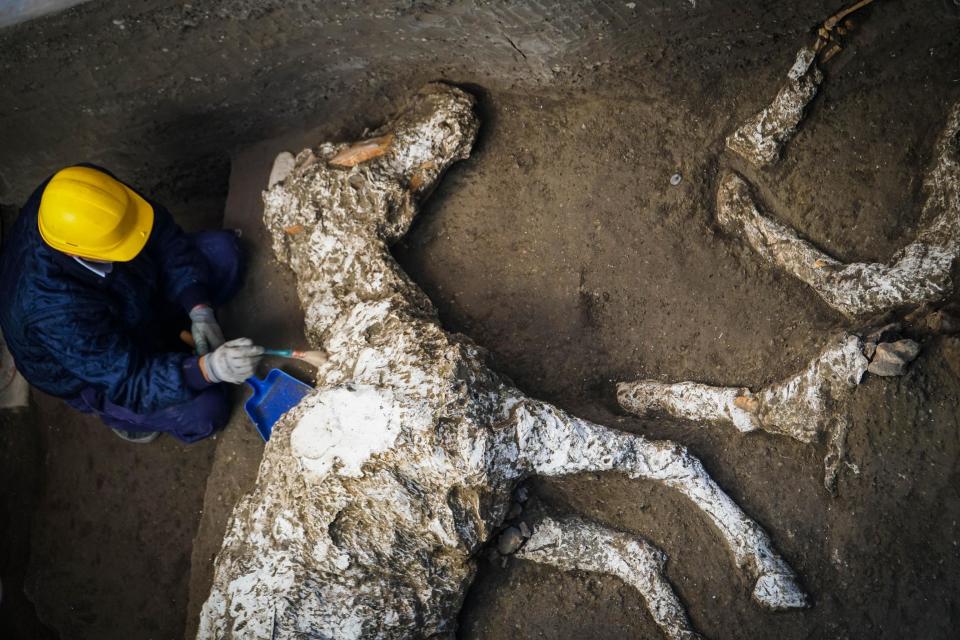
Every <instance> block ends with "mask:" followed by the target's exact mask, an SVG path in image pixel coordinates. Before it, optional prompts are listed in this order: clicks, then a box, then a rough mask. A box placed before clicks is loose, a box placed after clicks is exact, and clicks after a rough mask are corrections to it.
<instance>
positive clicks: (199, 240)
mask: <svg viewBox="0 0 960 640" xmlns="http://www.w3.org/2000/svg"><path fill="white" fill-rule="evenodd" d="M190 239H191V240H192V241H193V243H194V246H195V247H196V248H197V250H198V251H199V252H200V253H201V254H202V255H203V257H204V258H205V259H206V263H207V268H208V270H209V271H208V275H209V280H208V282H209V283H210V297H211V298H212V299H211V300H210V302H211V303H212V304H213V305H221V304H223V303H224V302H226V301H227V300H229V299H230V298H232V297H233V296H234V295H235V294H236V293H237V291H238V290H239V289H240V283H241V280H242V278H243V259H242V255H241V253H240V247H239V245H238V243H237V236H236V234H235V233H233V232H232V231H201V232H199V233H194V234H191V235H190ZM166 308H168V309H169V308H170V306H169V305H167V307H166ZM158 316H160V317H164V316H165V317H164V318H163V320H161V321H160V322H162V323H163V325H164V326H162V327H158V329H159V330H160V331H162V332H164V333H165V334H169V335H170V336H171V337H172V338H173V339H176V338H175V336H176V334H177V331H178V330H179V328H180V327H181V326H182V325H187V323H188V322H189V319H188V318H186V316H185V315H180V316H179V317H176V316H173V317H171V316H170V315H168V314H164V313H163V312H162V310H160V309H158ZM67 402H68V403H70V405H71V406H73V407H74V408H76V409H79V410H80V411H83V412H84V413H93V414H96V415H98V416H100V419H101V420H103V422H104V424H106V425H107V426H108V427H111V428H113V429H123V430H125V431H162V432H165V433H169V434H170V435H172V436H174V437H175V438H177V439H178V440H180V441H182V442H187V443H190V442H196V441H198V440H202V439H204V438H206V437H208V436H210V435H212V434H213V432H214V431H216V430H217V429H220V428H222V427H223V426H224V425H225V424H226V423H227V420H228V419H229V418H230V396H229V392H228V389H227V385H225V384H216V385H213V386H212V387H210V388H208V389H206V390H204V391H201V392H199V393H197V394H196V396H194V398H193V399H191V400H189V401H187V402H184V403H183V404H177V405H173V406H172V407H167V408H166V409H161V410H159V411H154V412H152V413H148V414H139V413H134V412H133V411H131V410H129V409H127V408H125V407H121V406H120V405H116V404H114V403H112V402H110V401H109V400H107V399H106V398H105V397H104V394H103V391H102V390H100V389H97V388H95V387H87V388H86V389H84V390H83V391H81V392H80V395H78V396H76V397H74V398H71V399H68V400H67Z"/></svg>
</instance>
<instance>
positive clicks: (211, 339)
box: [190, 304, 223, 356]
mask: <svg viewBox="0 0 960 640" xmlns="http://www.w3.org/2000/svg"><path fill="white" fill-rule="evenodd" d="M190 321H191V322H192V323H193V324H191V325H190V334H191V335H192V336H193V345H194V348H195V349H196V350H197V355H201V356H202V355H204V354H206V353H210V352H211V351H215V350H216V349H217V348H218V347H220V345H222V344H223V330H222V329H221V328H220V325H219V324H217V318H216V316H214V315H213V309H212V308H210V307H208V306H207V305H205V304H198V305H197V306H195V307H194V308H193V309H192V310H191V311H190Z"/></svg>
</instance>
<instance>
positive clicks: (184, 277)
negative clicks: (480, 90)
mask: <svg viewBox="0 0 960 640" xmlns="http://www.w3.org/2000/svg"><path fill="white" fill-rule="evenodd" d="M240 278H241V259H240V252H239V248H238V245H237V237H236V235H235V234H234V233H233V232H231V231H206V232H200V233H197V234H186V233H184V232H183V231H182V230H181V229H180V227H178V226H177V224H176V223H175V222H174V221H173V218H172V217H171V215H170V213H169V212H168V211H167V210H166V209H164V208H163V207H162V206H160V205H159V204H157V203H156V202H153V201H151V200H148V199H147V198H145V197H143V196H142V195H141V194H139V193H138V192H137V191H135V190H133V189H132V188H130V187H129V186H128V185H126V184H124V183H122V182H120V181H119V180H117V179H116V178H115V177H114V176H113V175H112V174H111V173H109V172H108V171H106V170H104V169H101V168H99V167H96V166H93V165H78V166H73V167H67V168H66V169H63V170H61V171H59V172H57V173H56V174H54V175H53V176H51V177H50V178H49V179H47V180H46V181H45V182H44V183H43V184H41V185H40V186H39V187H38V188H37V190H36V191H35V192H34V193H33V195H32V196H31V197H30V199H29V200H28V201H27V203H26V205H25V206H24V207H23V209H22V210H21V212H20V215H19V217H18V218H17V221H16V222H15V223H14V225H13V228H12V231H11V233H10V234H9V236H8V237H7V238H5V239H4V243H3V247H2V249H0V328H2V329H3V336H4V339H5V340H6V343H7V347H8V348H9V350H10V352H11V354H12V355H13V357H14V360H15V362H16V364H17V368H18V369H19V370H20V372H21V373H22V374H23V376H24V377H25V378H26V379H27V381H28V382H30V383H31V384H32V385H34V386H35V387H37V388H38V389H40V390H42V391H45V392H46V393H49V394H51V395H53V396H57V397H59V398H64V399H65V400H66V401H67V402H68V403H69V404H70V405H71V406H73V407H75V408H77V409H79V410H80V411H83V412H87V413H94V414H97V415H99V416H100V417H101V419H102V420H103V422H104V423H106V425H107V426H109V427H111V428H113V430H114V431H115V432H116V433H117V434H118V435H120V436H121V437H123V438H125V439H127V440H130V441H133V442H149V441H151V440H153V439H154V438H156V436H157V435H158V434H159V432H166V433H169V434H171V435H173V436H174V437H176V438H178V439H180V440H182V441H183V442H195V441H197V440H200V439H202V438H206V437H207V436H209V435H211V434H212V433H213V432H214V431H215V430H217V429H219V428H220V427H222V426H223V425H224V424H226V422H227V419H228V417H229V404H228V394H227V393H226V391H227V390H226V388H225V385H223V384H220V383H222V382H228V383H233V384H240V383H241V382H242V381H243V380H245V379H246V378H247V377H249V376H250V375H252V374H253V372H254V370H255V368H256V365H257V363H258V362H259V360H260V357H261V356H262V354H263V349H262V348H261V347H258V346H256V345H254V344H253V343H252V342H251V341H250V340H249V339H246V338H240V339H237V340H232V341H230V342H225V341H224V337H223V332H222V331H221V329H220V326H219V324H218V323H217V320H216V317H215V315H214V307H215V306H217V305H220V304H222V303H223V302H225V301H226V300H227V299H228V298H230V297H231V296H232V295H233V294H234V293H235V292H236V291H237V289H238V288H239V286H240ZM188 327H189V329H190V333H191V334H192V337H193V341H194V343H195V347H196V352H197V355H194V354H193V353H192V352H191V351H189V350H188V348H187V347H186V346H185V345H184V344H183V342H182V341H181V340H180V337H179V336H180V333H181V330H185V329H186V328H188Z"/></svg>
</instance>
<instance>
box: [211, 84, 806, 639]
mask: <svg viewBox="0 0 960 640" xmlns="http://www.w3.org/2000/svg"><path fill="white" fill-rule="evenodd" d="M476 127H477V122H476V117H475V116H474V114H473V111H472V99H471V98H470V97H469V96H468V95H467V94H465V93H463V92H461V91H459V90H457V89H453V88H451V87H447V86H445V85H429V86H428V87H426V88H425V89H424V90H422V91H421V92H420V93H419V94H418V95H417V96H416V98H415V99H414V101H413V102H412V103H411V105H410V106H409V107H408V108H407V109H406V110H405V111H404V112H403V113H402V114H401V115H400V116H398V118H397V119H395V120H394V121H393V122H392V123H391V124H390V125H389V126H388V127H386V128H385V129H384V130H382V131H380V132H377V134H382V133H391V134H393V135H394V138H393V144H392V146H391V147H390V148H389V149H387V150H386V153H385V154H384V155H382V156H380V157H377V158H375V159H372V160H369V161H367V162H363V163H360V164H358V165H356V166H354V167H351V168H349V169H338V168H333V167H330V166H328V165H327V159H328V158H331V157H332V156H333V155H335V154H336V153H338V152H340V151H343V150H344V149H346V148H347V147H348V145H332V144H325V145H322V146H321V147H319V148H318V149H317V150H316V151H304V152H302V153H300V154H299V155H298V156H297V158H296V161H295V163H294V165H293V167H292V168H290V167H286V166H284V167H281V169H282V170H280V171H278V174H283V175H285V177H284V179H283V180H282V181H281V182H279V183H277V184H276V185H275V186H273V187H272V188H271V189H270V190H269V191H267V192H266V193H265V194H264V202H265V212H264V220H265V222H266V224H267V227H268V229H269V230H270V232H271V235H272V238H273V245H274V250H275V252H276V254H277V256H278V257H279V258H280V259H281V260H282V261H284V262H286V263H287V264H289V265H290V266H291V268H292V269H293V270H294V271H295V273H296V274H297V279H298V294H299V296H300V299H301V303H302V305H303V307H304V311H305V316H306V326H307V334H308V339H309V341H310V343H311V345H312V346H313V347H314V348H323V349H325V351H326V352H327V354H328V356H329V357H328V360H327V361H326V362H325V363H324V364H323V365H322V366H321V367H320V368H319V370H318V373H317V379H316V385H317V390H316V392H315V393H314V394H312V395H311V396H309V397H308V398H307V399H306V400H305V401H304V402H302V403H301V404H300V405H299V406H298V407H296V408H295V409H294V410H292V411H291V412H290V413H288V414H287V415H286V416H285V417H284V419H283V420H282V421H281V422H280V423H279V424H278V425H277V426H276V427H275V429H274V432H273V436H272V437H271V439H270V441H269V443H268V444H267V447H266V450H265V452H264V459H263V462H262V463H261V467H260V470H259V474H258V479H257V484H256V487H255V489H254V491H253V492H252V493H251V494H250V495H249V496H247V497H246V498H244V499H243V500H242V501H241V502H240V504H238V506H237V507H236V509H235V510H234V513H233V517H232V519H231V523H230V526H229V528H228V531H227V533H226V535H225V537H224V541H223V547H222V549H221V552H220V554H219V555H218V557H217V560H216V564H215V570H214V582H213V586H212V588H211V593H210V596H209V598H208V600H207V602H206V603H205V605H204V608H203V611H202V613H201V624H200V630H199V637H200V638H217V639H221V638H244V639H246V638H258V639H259V638H271V640H272V639H274V638H338V639H340V638H405V639H406V638H429V637H435V636H448V635H451V634H452V633H453V631H454V628H455V624H456V617H457V613H458V609H459V607H460V603H461V602H462V600H463V597H464V595H465V593H466V589H467V587H468V585H469V582H470V580H471V578H472V575H473V572H474V562H473V559H472V556H473V554H474V553H475V552H476V551H477V550H478V548H479V546H480V545H481V544H482V543H484V542H485V541H486V540H487V539H488V538H489V536H490V535H491V533H492V532H494V531H495V530H496V528H497V527H498V526H499V525H500V523H501V522H502V520H503V517H504V514H505V512H506V510H507V508H508V507H509V504H510V495H511V492H512V491H513V489H514V488H515V486H516V484H517V483H518V482H519V481H521V480H522V479H523V478H525V477H527V476H528V475H530V474H545V475H547V474H566V473H577V472H580V471H591V470H596V471H601V470H618V471H622V472H624V473H627V474H629V475H630V476H632V477H644V478H650V479H653V480H657V481H660V482H663V483H664V484H666V485H668V486H670V487H672V488H675V489H677V490H678V491H681V492H682V493H684V494H685V495H686V496H688V497H689V498H690V499H691V500H692V501H693V503H694V504H695V505H696V506H697V507H698V508H700V509H702V510H703V511H704V512H705V513H707V515H708V516H709V518H710V519H711V521H712V522H713V523H714V524H715V525H716V526H717V529H718V531H719V532H720V534H721V536H722V538H723V540H724V541H725V542H726V544H728V545H729V546H730V548H731V549H732V550H733V553H734V557H735V559H736V561H737V564H738V566H740V567H741V568H742V569H743V570H744V571H745V572H746V573H747V574H748V575H749V576H750V577H751V578H753V579H755V580H757V581H760V580H761V579H763V581H764V582H765V583H766V582H768V581H770V582H772V584H774V585H775V586H776V589H774V591H778V593H777V594H775V595H774V596H773V597H770V598H767V599H765V600H762V602H763V604H765V605H767V606H771V607H774V608H778V607H781V606H784V604H785V603H792V604H788V606H799V604H797V603H802V601H803V599H804V596H803V594H802V592H801V591H800V590H799V587H798V586H797V585H796V582H795V580H794V577H793V573H792V572H791V571H790V569H789V567H787V565H786V564H785V563H784V562H783V560H782V559H780V557H779V556H778V555H776V553H775V552H774V550H773V548H772V545H771V543H770V540H769V537H768V536H767V535H766V534H765V533H764V532H763V530H762V529H761V528H760V527H759V526H758V525H757V524H756V523H755V522H753V521H752V520H750V519H749V518H748V517H747V516H746V515H745V514H744V513H743V512H742V511H741V510H740V509H739V507H737V505H736V504H735V503H734V502H733V501H732V500H731V499H730V498H729V497H728V496H727V495H726V494H725V493H723V491H722V490H721V489H720V488H719V487H718V486H717V485H716V484H715V483H714V482H713V481H712V480H711V479H710V477H709V475H707V473H706V471H705V470H704V469H703V466H702V465H701V464H700V463H699V461H698V460H696V458H694V457H692V456H691V455H690V454H689V453H688V452H687V451H686V450H685V449H683V448H682V447H678V446H677V445H675V444H673V443H669V442H650V441H647V440H645V439H643V438H640V437H637V436H633V435H629V434H624V433H620V432H616V431H613V430H610V429H607V428H604V427H601V426H599V425H594V424H591V423H588V422H585V421H582V420H579V419H576V418H574V417H572V416H569V415H568V414H566V413H564V412H562V411H560V410H558V409H556V408H554V407H552V406H550V405H547V404H544V403H540V402H537V401H534V400H531V399H529V398H527V397H526V396H524V395H523V394H522V393H521V392H519V391H517V390H516V389H514V388H512V387H510V386H508V385H507V384H505V383H504V381H502V380H501V379H500V378H499V377H498V376H497V375H496V374H494V373H493V372H491V371H490V370H489V369H488V368H487V366H486V362H485V357H484V353H483V352H482V351H481V350H480V349H479V348H478V347H476V346H475V345H474V344H472V343H471V342H469V341H468V340H466V339H465V338H463V337H462V336H457V335H451V334H448V333H446V332H444V331H443V330H442V328H441V327H440V326H439V324H438V322H437V319H436V314H435V310H434V309H433V306H432V305H431V303H430V301H429V300H428V299H427V297H426V296H425V295H424V294H423V293H422V292H421V291H420V290H419V289H418V288H417V287H416V286H415V285H414V284H413V283H412V282H411V281H410V279H409V278H408V277H407V276H406V274H404V273H403V271H402V270H401V269H400V268H399V267H398V266H397V264H396V263H395V261H394V260H393V258H392V257H391V256H390V253H389V251H388V249H387V246H388V244H389V243H390V242H392V241H394V240H396V239H397V238H399V237H400V236H401V235H402V234H403V233H404V232H405V231H406V229H407V227H408V226H409V224H410V222H411V221H412V219H413V216H414V214H415V212H416V201H417V198H418V197H420V196H421V195H422V194H425V193H428V192H429V190H430V188H431V187H432V186H433V183H434V182H435V181H436V180H437V179H438V178H439V176H440V175H441V174H442V172H443V171H444V170H445V169H446V168H447V167H448V166H449V165H450V164H451V163H452V162H453V161H455V160H457V159H460V158H464V157H466V156H467V154H468V152H469V149H470V146H471V144H472V142H473V139H474V136H475V133H476Z"/></svg>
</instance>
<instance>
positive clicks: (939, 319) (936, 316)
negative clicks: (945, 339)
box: [924, 309, 960, 333]
mask: <svg viewBox="0 0 960 640" xmlns="http://www.w3.org/2000/svg"><path fill="white" fill-rule="evenodd" d="M924 322H925V324H926V325H927V327H928V328H929V329H930V331H932V332H934V333H957V332H960V320H958V319H957V317H956V316H955V315H953V314H952V313H950V312H949V311H944V310H942V309H941V310H940V311H934V312H933V313H931V314H930V315H929V316H927V317H926V318H925V319H924Z"/></svg>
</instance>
